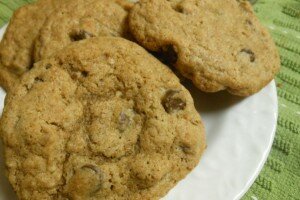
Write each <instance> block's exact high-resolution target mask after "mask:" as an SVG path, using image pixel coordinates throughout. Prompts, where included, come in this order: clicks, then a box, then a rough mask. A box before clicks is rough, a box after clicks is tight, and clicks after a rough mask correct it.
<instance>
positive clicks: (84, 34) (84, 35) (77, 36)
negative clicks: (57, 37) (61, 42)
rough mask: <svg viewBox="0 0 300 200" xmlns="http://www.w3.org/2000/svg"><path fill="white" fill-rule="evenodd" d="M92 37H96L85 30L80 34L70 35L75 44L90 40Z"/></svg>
mask: <svg viewBox="0 0 300 200" xmlns="http://www.w3.org/2000/svg"><path fill="white" fill-rule="evenodd" d="M91 37H95V36H94V35H93V34H92V33H89V32H87V31H85V30H80V31H79V32H73V33H71V34H70V38H71V40H72V41H73V42H75V41H80V40H84V39H88V38H91Z"/></svg>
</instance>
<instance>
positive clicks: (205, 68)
mask: <svg viewBox="0 0 300 200" xmlns="http://www.w3.org/2000/svg"><path fill="white" fill-rule="evenodd" d="M129 26H130V30H131V32H132V33H133V35H134V37H135V38H136V40H137V41H138V42H139V43H140V44H141V45H142V46H144V47H145V48H147V49H149V50H151V51H156V52H160V53H161V54H164V55H165V56H166V57H167V58H168V60H169V63H170V65H174V66H175V67H176V68H177V69H178V70H179V71H180V72H181V73H182V74H183V75H184V76H185V77H186V78H188V79H191V80H192V81H193V83H194V84H195V85H196V86H197V87H198V88H199V89H201V90H203V91H206V92H217V91H220V90H228V91H229V92H230V93H232V94H235V95H240V96H248V95H251V94H253V93H256V92H258V91H259V90H261V89H262V88H263V87H264V86H265V85H266V84H268V83H269V82H270V81H271V80H272V79H273V78H274V76H275V74H276V72H277V71H278V70H279V67H280V59H279V55H278V52H277V50H276V47H275V45H274V43H273V41H272V39H271V37H270V35H269V33H268V32H267V30H266V29H265V28H264V27H262V25H260V23H259V21H258V19H257V18H256V17H255V15H254V13H253V11H252V8H251V5H250V4H249V2H248V1H246V0H219V1H211V0H201V1H198V0H141V1H139V2H138V3H137V4H136V5H135V6H134V7H133V9H132V10H131V13H130V16H129Z"/></svg>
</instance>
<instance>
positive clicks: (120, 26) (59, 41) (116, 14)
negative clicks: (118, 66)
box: [34, 0, 133, 61]
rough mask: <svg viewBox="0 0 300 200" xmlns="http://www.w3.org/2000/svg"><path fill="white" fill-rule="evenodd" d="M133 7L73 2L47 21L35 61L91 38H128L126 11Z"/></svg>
mask: <svg viewBox="0 0 300 200" xmlns="http://www.w3.org/2000/svg"><path fill="white" fill-rule="evenodd" d="M132 5H133V3H130V2H129V1H127V0H115V1H112V0H76V1H75V0H73V1H72V4H70V5H67V6H65V8H62V9H60V10H59V12H54V13H52V14H51V15H50V16H49V17H48V19H47V20H46V22H45V24H44V26H43V28H42V29H41V32H40V36H39V38H38V40H37V41H36V43H35V52H34V58H35V61H39V60H41V59H43V58H47V57H49V56H51V55H52V54H53V53H55V52H56V51H58V50H60V49H62V48H63V47H65V46H67V45H68V44H70V43H72V42H74V41H79V40H83V39H87V38H90V37H96V36H115V37H124V38H128V37H129V34H128V24H127V15H128V11H127V10H129V9H130V7H132Z"/></svg>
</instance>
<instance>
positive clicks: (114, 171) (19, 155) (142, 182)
mask: <svg viewBox="0 0 300 200" xmlns="http://www.w3.org/2000/svg"><path fill="white" fill-rule="evenodd" d="M129 49H130V51H129ZM0 130H1V136H2V139H3V141H4V145H5V159H6V166H7V169H8V178H9V181H10V182H11V184H12V185H13V187H14V189H15V191H16V192H17V194H18V196H19V198H20V199H24V200H27V199H31V200H33V199H39V200H40V199H49V200H50V199H75V200H76V199H85V200H86V199H92V200H96V199H126V200H127V199H151V200H152V199H159V198H160V197H162V196H163V195H165V194H166V193H167V192H168V191H169V190H170V189H171V188H172V187H173V186H174V185H176V183H177V182H178V181H179V180H181V179H182V178H184V177H185V176H186V175H187V174H188V173H189V172H190V171H191V170H192V169H193V168H194V167H195V166H196V165H197V164H198V162H199V159H200V156H201V154H202V152H203V150H204V148H205V136H204V128H203V124H202V122H201V119H200V116H199V114H198V113H197V111H196V109H195V107H194V103H193V99H192V97H191V95H190V94H189V92H188V91H187V90H186V89H185V88H184V87H183V86H182V85H181V84H180V83H179V80H178V78H177V77H176V76H175V75H174V74H173V73H172V72H171V70H169V69H168V68H167V67H166V66H165V65H163V64H162V63H161V62H159V61H158V60H157V59H155V58H154V57H153V56H151V55H150V54H149V53H148V52H147V51H146V50H144V49H143V48H142V47H140V46H138V45H137V44H135V43H133V42H130V41H128V40H125V39H122V38H116V37H98V38H90V39H87V40H83V41H79V42H77V43H73V44H71V45H69V46H68V47H66V48H64V49H63V50H62V51H60V52H58V53H57V54H56V55H55V56H53V57H52V58H49V59H46V60H42V61H40V62H38V63H36V64H35V65H34V67H33V69H32V70H31V71H30V72H28V73H26V74H25V75H24V76H23V78H22V80H21V83H20V84H19V85H18V86H17V87H16V88H15V89H14V90H13V91H11V92H10V93H9V94H8V97H7V100H6V105H5V108H4V113H3V117H2V119H1V122H0Z"/></svg>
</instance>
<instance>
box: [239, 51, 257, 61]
mask: <svg viewBox="0 0 300 200" xmlns="http://www.w3.org/2000/svg"><path fill="white" fill-rule="evenodd" d="M241 52H244V53H247V54H248V55H249V56H250V61H251V62H254V61H255V54H254V52H253V51H252V50H251V49H242V50H241Z"/></svg>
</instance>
